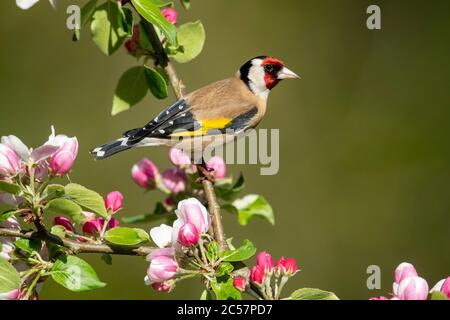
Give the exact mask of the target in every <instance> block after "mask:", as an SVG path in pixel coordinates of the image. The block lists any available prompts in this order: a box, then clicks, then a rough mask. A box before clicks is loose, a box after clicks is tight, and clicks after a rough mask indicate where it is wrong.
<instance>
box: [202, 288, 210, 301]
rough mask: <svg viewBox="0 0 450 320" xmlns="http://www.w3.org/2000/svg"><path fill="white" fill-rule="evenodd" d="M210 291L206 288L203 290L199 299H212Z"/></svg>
mask: <svg viewBox="0 0 450 320" xmlns="http://www.w3.org/2000/svg"><path fill="white" fill-rule="evenodd" d="M212 299H213V298H212V295H211V292H210V291H209V290H208V289H205V290H203V292H202V295H201V296H200V300H212Z"/></svg>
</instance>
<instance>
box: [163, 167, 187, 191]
mask: <svg viewBox="0 0 450 320" xmlns="http://www.w3.org/2000/svg"><path fill="white" fill-rule="evenodd" d="M162 181H163V183H164V185H165V186H166V187H167V189H169V190H170V191H171V192H173V193H179V192H183V191H185V190H186V183H187V176H186V173H185V172H184V171H182V170H179V169H167V170H166V171H164V173H163V174H162Z"/></svg>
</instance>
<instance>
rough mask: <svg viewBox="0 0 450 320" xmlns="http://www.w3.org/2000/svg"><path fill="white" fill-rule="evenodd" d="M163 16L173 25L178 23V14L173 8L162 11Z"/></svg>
mask: <svg viewBox="0 0 450 320" xmlns="http://www.w3.org/2000/svg"><path fill="white" fill-rule="evenodd" d="M161 13H162V15H163V16H164V18H166V20H167V21H169V22H170V23H171V24H175V23H177V16H178V13H177V11H176V10H175V9H173V8H164V9H162V10H161Z"/></svg>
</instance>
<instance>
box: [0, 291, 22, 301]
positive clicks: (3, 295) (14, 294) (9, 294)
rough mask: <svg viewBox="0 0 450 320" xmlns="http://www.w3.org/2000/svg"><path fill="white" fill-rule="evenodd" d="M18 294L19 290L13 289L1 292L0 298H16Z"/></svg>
mask: <svg viewBox="0 0 450 320" xmlns="http://www.w3.org/2000/svg"><path fill="white" fill-rule="evenodd" d="M19 296H20V290H19V289H14V290H11V291H9V292H1V293H0V300H17V299H19Z"/></svg>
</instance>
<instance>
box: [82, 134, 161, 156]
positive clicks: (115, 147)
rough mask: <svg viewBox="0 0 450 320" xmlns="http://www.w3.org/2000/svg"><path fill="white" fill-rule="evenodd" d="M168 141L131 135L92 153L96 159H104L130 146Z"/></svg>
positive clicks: (159, 143) (150, 144) (154, 144)
mask: <svg viewBox="0 0 450 320" xmlns="http://www.w3.org/2000/svg"><path fill="white" fill-rule="evenodd" d="M166 142H167V141H166V140H164V139H158V138H144V139H140V140H134V139H132V138H131V137H123V138H120V139H117V140H115V141H112V142H110V143H106V144H104V145H102V146H100V147H97V148H95V149H92V150H91V154H92V155H93V156H94V157H95V159H96V160H103V159H106V158H108V157H110V156H112V155H114V154H116V153H119V152H122V151H125V150H128V149H130V148H134V147H150V146H159V145H166Z"/></svg>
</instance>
